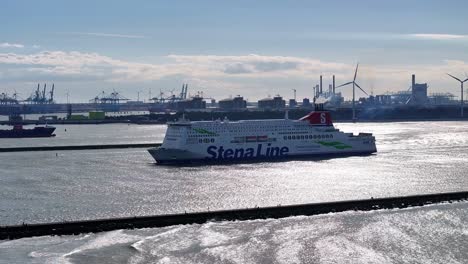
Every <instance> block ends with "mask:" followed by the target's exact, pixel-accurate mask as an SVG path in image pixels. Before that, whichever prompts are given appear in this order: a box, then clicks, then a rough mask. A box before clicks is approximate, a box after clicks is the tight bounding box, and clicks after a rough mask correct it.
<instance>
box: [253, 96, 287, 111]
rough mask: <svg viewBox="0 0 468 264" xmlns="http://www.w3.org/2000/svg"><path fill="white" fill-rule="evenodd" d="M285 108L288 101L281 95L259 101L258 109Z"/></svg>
mask: <svg viewBox="0 0 468 264" xmlns="http://www.w3.org/2000/svg"><path fill="white" fill-rule="evenodd" d="M285 107H286V101H285V100H284V99H283V97H281V96H279V95H277V96H275V97H273V98H271V97H267V98H264V99H261V100H259V101H258V108H260V109H284V108H285Z"/></svg>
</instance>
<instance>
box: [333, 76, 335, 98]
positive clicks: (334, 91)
mask: <svg viewBox="0 0 468 264" xmlns="http://www.w3.org/2000/svg"><path fill="white" fill-rule="evenodd" d="M333 94H335V75H333Z"/></svg>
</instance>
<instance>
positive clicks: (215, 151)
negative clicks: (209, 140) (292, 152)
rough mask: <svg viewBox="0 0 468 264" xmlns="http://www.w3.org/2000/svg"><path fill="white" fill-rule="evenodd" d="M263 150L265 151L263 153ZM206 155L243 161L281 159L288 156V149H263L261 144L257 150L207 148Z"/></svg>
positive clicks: (270, 147)
mask: <svg viewBox="0 0 468 264" xmlns="http://www.w3.org/2000/svg"><path fill="white" fill-rule="evenodd" d="M263 149H265V151H263ZM206 151H207V153H208V155H210V158H212V159H245V158H254V157H257V158H260V157H282V156H286V155H288V152H289V148H288V147H272V146H271V144H270V143H269V144H267V146H266V148H263V145H262V144H258V145H257V148H236V149H231V148H224V147H223V146H219V147H217V146H209V147H208V148H207V150H206Z"/></svg>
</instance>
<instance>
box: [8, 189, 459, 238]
mask: <svg viewBox="0 0 468 264" xmlns="http://www.w3.org/2000/svg"><path fill="white" fill-rule="evenodd" d="M467 199H468V192H451V193H437V194H424V195H413V196H400V197H390V198H371V199H366V200H351V201H338V202H326V203H311V204H299V205H286V206H279V205H278V206H274V207H255V208H248V209H234V210H221V211H209V212H194V213H182V214H167V215H155V216H141V217H125V218H113V219H97V220H86V221H73V222H61V223H42V224H22V225H15V226H1V227H0V240H4V239H18V238H24V237H33V236H46V235H77V234H82V233H96V232H104V231H111V230H116V229H134V228H154V227H165V226H172V225H187V224H203V223H206V222H209V221H234V220H254V219H267V218H284V217H290V216H299V215H303V216H311V215H319V214H326V213H336V212H344V211H350V210H359V211H370V210H379V209H393V208H406V207H412V206H424V205H428V204H433V203H442V202H453V201H463V200H467Z"/></svg>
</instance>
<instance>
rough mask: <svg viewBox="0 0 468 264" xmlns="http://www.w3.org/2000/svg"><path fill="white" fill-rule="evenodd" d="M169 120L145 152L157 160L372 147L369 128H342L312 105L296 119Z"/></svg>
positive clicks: (359, 151) (367, 150) (350, 151)
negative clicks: (350, 130)
mask: <svg viewBox="0 0 468 264" xmlns="http://www.w3.org/2000/svg"><path fill="white" fill-rule="evenodd" d="M287 115H288V114H287V112H286V114H285V118H284V119H267V120H241V121H229V120H227V119H225V120H215V121H188V120H185V118H182V119H181V120H178V121H176V122H169V123H168V128H167V131H166V135H165V138H164V141H163V143H162V145H161V146H160V147H157V148H151V149H149V150H148V152H149V153H150V154H151V155H152V156H153V158H154V159H155V160H156V162H157V163H158V164H171V163H176V164H177V163H179V164H180V163H182V164H183V163H212V162H238V161H249V160H252V161H254V160H262V161H263V160H280V159H294V158H299V157H302V158H303V157H309V156H328V155H345V156H352V155H363V154H371V153H374V152H377V149H376V145H375V137H374V136H373V135H372V134H371V133H359V134H358V135H354V134H353V133H344V132H342V131H340V130H339V129H337V128H335V127H334V125H333V123H332V119H331V115H330V112H328V111H324V110H323V108H322V109H316V110H315V111H313V112H311V113H309V114H308V115H306V116H304V117H302V118H301V119H299V120H291V119H289V118H288V116H287Z"/></svg>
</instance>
